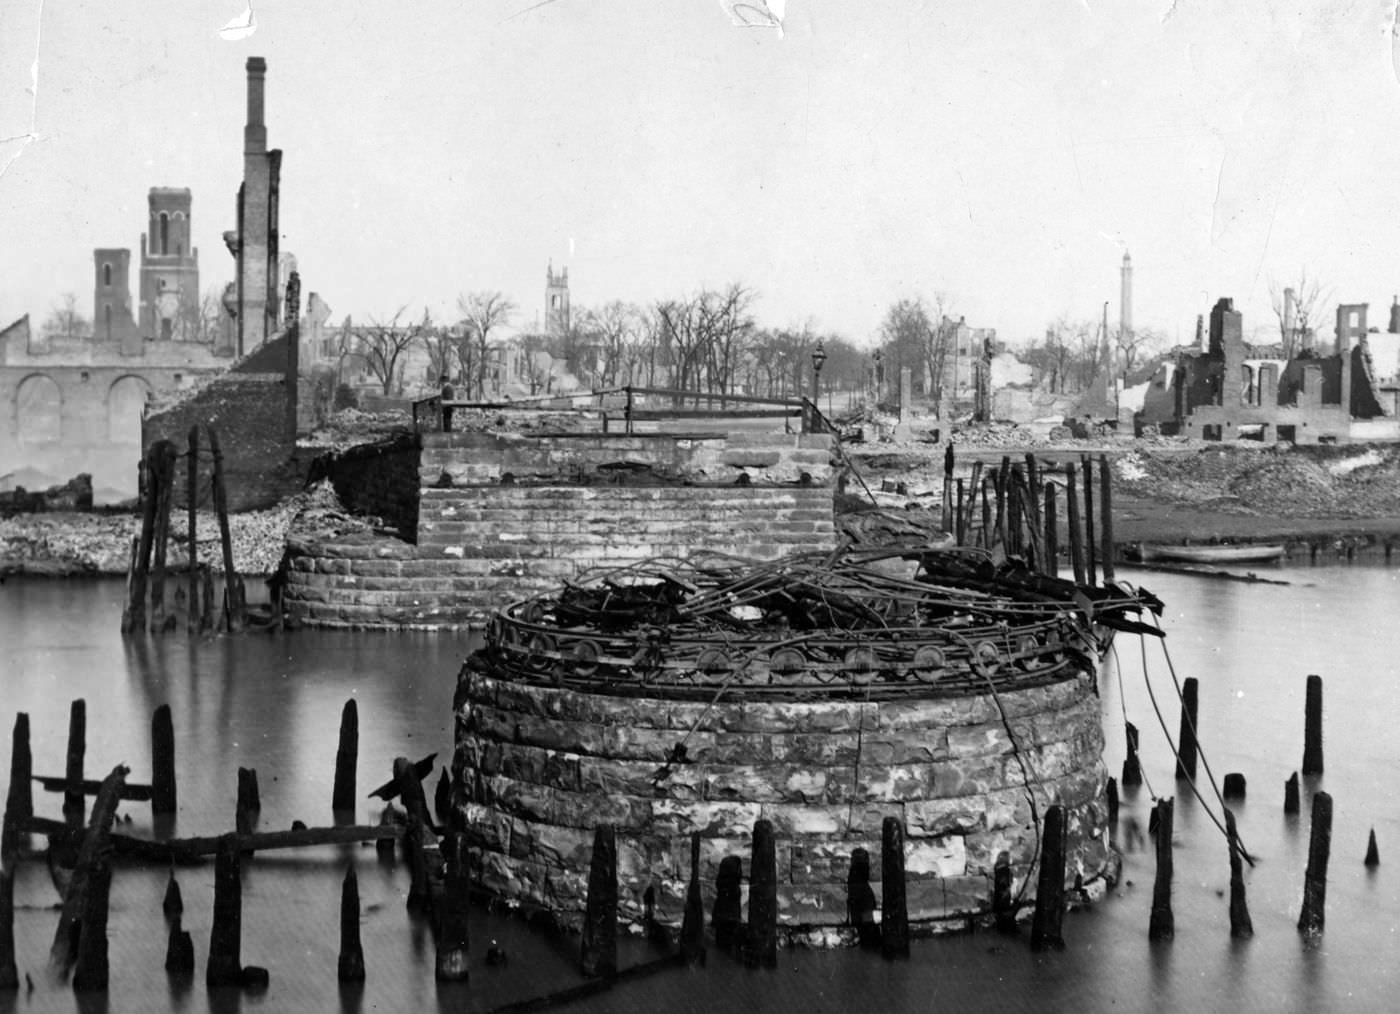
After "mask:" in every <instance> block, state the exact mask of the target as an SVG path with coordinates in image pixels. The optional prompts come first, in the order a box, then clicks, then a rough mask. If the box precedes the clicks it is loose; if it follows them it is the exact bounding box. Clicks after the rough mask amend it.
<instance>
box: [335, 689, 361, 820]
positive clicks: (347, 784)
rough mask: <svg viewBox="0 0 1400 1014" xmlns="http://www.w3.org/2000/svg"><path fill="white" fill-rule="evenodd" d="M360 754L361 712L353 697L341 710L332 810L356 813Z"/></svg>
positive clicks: (340, 812)
mask: <svg viewBox="0 0 1400 1014" xmlns="http://www.w3.org/2000/svg"><path fill="white" fill-rule="evenodd" d="M359 756H360V712H359V707H358V705H356V703H355V699H354V698H353V697H352V698H351V699H350V700H348V701H346V702H345V706H344V707H343V708H341V710H340V745H339V746H337V747H336V751H335V784H334V787H333V788H332V789H331V811H332V812H333V813H336V814H342V813H343V814H349V815H351V816H352V817H353V816H354V813H355V768H356V765H357V764H358V763H359Z"/></svg>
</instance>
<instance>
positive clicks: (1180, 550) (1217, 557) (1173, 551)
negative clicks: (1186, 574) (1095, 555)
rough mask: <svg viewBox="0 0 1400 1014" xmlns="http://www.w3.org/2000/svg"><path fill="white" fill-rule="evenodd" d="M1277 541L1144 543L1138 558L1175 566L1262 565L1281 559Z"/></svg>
mask: <svg viewBox="0 0 1400 1014" xmlns="http://www.w3.org/2000/svg"><path fill="white" fill-rule="evenodd" d="M1283 555H1284V546H1283V543H1281V542H1252V543H1245V544H1239V545H1217V546H1173V545H1161V544H1156V545H1153V544H1148V543H1144V544H1143V545H1142V546H1141V547H1140V548H1139V549H1138V558H1139V559H1141V560H1142V561H1144V562H1150V561H1153V560H1168V561H1174V562H1177V563H1262V562H1266V561H1269V560H1278V559H1281V558H1282V557H1283Z"/></svg>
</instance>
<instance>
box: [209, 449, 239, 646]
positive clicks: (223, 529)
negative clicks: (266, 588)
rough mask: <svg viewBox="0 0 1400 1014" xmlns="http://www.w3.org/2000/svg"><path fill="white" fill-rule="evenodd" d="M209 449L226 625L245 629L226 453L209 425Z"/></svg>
mask: <svg viewBox="0 0 1400 1014" xmlns="http://www.w3.org/2000/svg"><path fill="white" fill-rule="evenodd" d="M209 450H210V453H211V454H212V455H213V457H214V480H213V482H214V510H215V512H216V513H217V514H218V516H219V542H220V544H221V546H222V548H223V552H224V602H225V610H226V612H225V615H224V626H225V628H226V629H227V630H229V631H239V630H242V629H243V625H244V624H243V614H242V613H241V612H240V611H239V610H238V600H239V596H238V572H237V571H236V570H234V567H233V537H232V535H231V534H230V533H229V527H228V493H227V491H226V490H225V488H224V455H223V451H222V450H220V448H219V435H218V433H217V432H215V430H214V427H212V426H210V427H209Z"/></svg>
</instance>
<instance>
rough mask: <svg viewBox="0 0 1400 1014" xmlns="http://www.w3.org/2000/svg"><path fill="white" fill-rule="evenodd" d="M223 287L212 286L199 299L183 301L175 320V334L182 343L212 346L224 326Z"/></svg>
mask: <svg viewBox="0 0 1400 1014" xmlns="http://www.w3.org/2000/svg"><path fill="white" fill-rule="evenodd" d="M223 317H224V306H223V287H222V286H219V285H211V286H210V287H209V288H208V289H206V290H204V295H203V296H202V297H200V298H197V299H182V300H181V301H180V310H179V314H178V315H177V316H176V319H175V333H176V334H177V335H179V337H180V340H181V341H187V342H202V343H203V344H205V345H208V344H211V343H212V342H213V341H214V339H215V338H216V337H217V336H218V333H219V328H220V327H221V326H222V324H223Z"/></svg>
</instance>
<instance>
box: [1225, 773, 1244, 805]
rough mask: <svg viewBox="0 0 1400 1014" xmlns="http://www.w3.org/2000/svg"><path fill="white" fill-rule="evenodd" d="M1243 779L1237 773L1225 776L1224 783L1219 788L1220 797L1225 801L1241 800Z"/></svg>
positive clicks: (1242, 797) (1242, 776) (1242, 796)
mask: <svg viewBox="0 0 1400 1014" xmlns="http://www.w3.org/2000/svg"><path fill="white" fill-rule="evenodd" d="M1245 788H1246V785H1245V777H1244V775H1242V774H1240V773H1239V772H1238V771H1231V772H1230V773H1229V774H1227V775H1226V776H1225V781H1224V783H1223V784H1222V787H1221V795H1223V796H1224V797H1225V798H1226V799H1239V800H1243V799H1244V797H1245Z"/></svg>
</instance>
